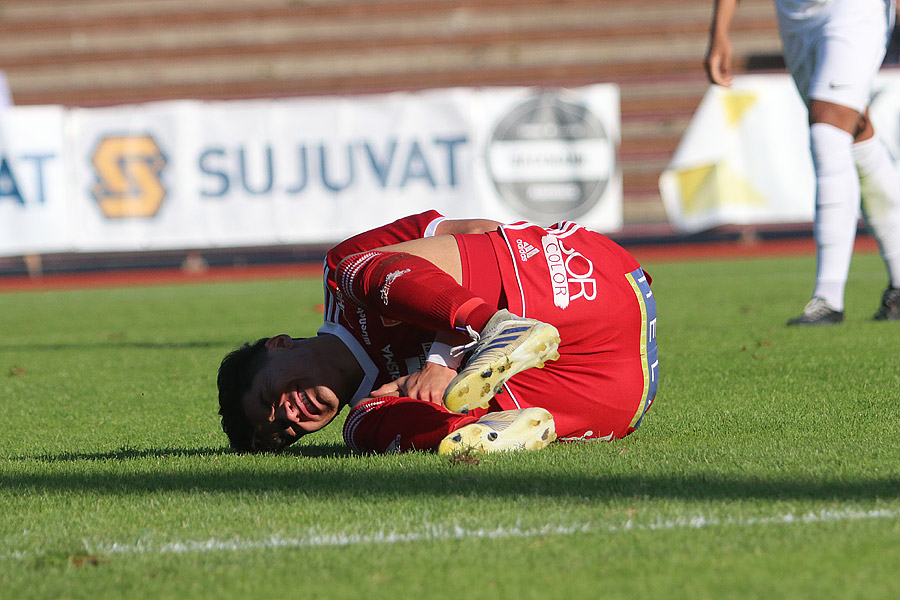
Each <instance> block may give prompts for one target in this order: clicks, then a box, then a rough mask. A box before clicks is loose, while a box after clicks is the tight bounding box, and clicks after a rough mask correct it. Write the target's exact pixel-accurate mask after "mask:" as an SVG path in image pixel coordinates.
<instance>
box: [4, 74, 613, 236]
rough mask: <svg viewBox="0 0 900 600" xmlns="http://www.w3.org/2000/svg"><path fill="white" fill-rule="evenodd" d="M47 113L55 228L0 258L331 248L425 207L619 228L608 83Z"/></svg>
mask: <svg viewBox="0 0 900 600" xmlns="http://www.w3.org/2000/svg"><path fill="white" fill-rule="evenodd" d="M20 110H23V109H19V108H15V109H11V111H10V112H11V113H12V114H13V115H14V116H15V115H17V114H18V113H19V111H20ZM55 110H57V111H58V112H59V114H60V115H61V116H60V118H59V119H58V120H59V121H60V122H59V123H57V125H56V127H55V129H54V131H56V133H57V135H58V136H60V138H62V133H60V132H62V131H65V132H66V134H67V137H66V139H67V140H68V141H67V142H66V143H65V144H64V143H63V142H59V141H58V145H59V146H63V145H65V148H67V149H68V150H67V152H65V153H64V152H62V150H57V155H58V156H60V157H62V158H64V159H65V160H64V161H63V160H61V161H60V163H61V164H60V168H65V167H66V166H68V167H69V168H68V175H67V176H66V177H59V178H56V181H58V182H62V183H61V185H62V188H61V191H62V194H63V195H62V199H63V200H64V204H65V206H64V207H61V208H59V210H58V211H57V212H54V214H53V215H50V216H49V217H48V218H50V219H51V220H53V219H56V220H57V221H58V222H59V223H60V224H61V225H62V226H63V227H64V228H67V229H66V231H62V232H60V233H61V235H59V236H55V237H54V238H53V241H54V245H53V246H52V247H51V246H49V245H47V244H45V243H43V242H42V241H41V240H40V239H39V238H37V237H35V236H30V237H29V236H26V238H27V239H25V240H23V241H25V242H27V241H30V242H31V243H30V244H27V243H26V244H25V246H27V247H24V246H22V245H21V244H20V245H17V246H12V245H10V246H9V248H8V249H7V247H6V246H0V252H4V253H6V254H12V253H23V252H47V251H51V250H53V251H65V250H76V251H126V250H141V249H173V248H207V247H216V246H217V247H235V246H248V245H259V246H262V245H275V244H303V243H321V242H333V241H337V240H340V239H342V238H344V237H346V236H348V235H352V234H354V233H358V232H360V231H363V230H365V229H369V228H371V227H374V226H377V225H380V224H382V223H385V222H388V221H391V220H393V219H396V218H399V217H401V216H404V215H407V214H411V213H415V212H421V211H423V210H426V209H429V208H435V209H437V210H439V211H441V212H442V213H444V214H446V215H448V216H450V217H473V216H478V217H486V218H494V219H497V220H500V221H514V220H519V219H528V220H532V221H537V222H540V223H546V224H549V223H551V222H553V221H556V220H562V219H577V220H578V221H579V222H580V223H583V224H584V225H587V226H589V227H592V228H594V229H596V230H598V231H612V230H615V229H618V228H619V227H621V223H622V185H621V170H620V169H619V167H618V165H617V162H616V155H617V149H618V144H619V135H620V134H619V131H620V123H619V95H618V88H617V87H616V86H614V85H596V86H589V87H585V88H578V89H574V90H556V91H538V90H533V89H529V88H483V89H471V88H456V89H446V90H431V91H426V92H418V93H396V94H385V95H377V96H365V97H353V98H306V99H286V100H255V101H234V102H198V101H174V102H163V103H153V104H146V105H133V106H118V107H110V108H97V109H73V110H71V111H68V112H63V111H62V109H58V108H55ZM62 121H65V123H62ZM26 139H28V138H27V137H26ZM4 152H5V153H6V154H8V153H7V152H6V150H4ZM6 154H5V155H6ZM63 162H65V165H63V164H62V163H63ZM41 166H42V167H43V168H45V169H47V168H49V166H50V164H49V162H47V161H45V162H43V163H41ZM2 204H5V202H0V209H2V208H4V207H3V206H2ZM0 214H3V213H0ZM37 214H38V213H37V212H35V213H33V214H30V215H28V218H29V219H30V220H32V221H35V222H37V221H40V220H41V218H42V217H39V216H37ZM60 215H64V216H60ZM17 219H18V220H20V221H21V220H23V219H24V215H23V216H19V217H17ZM16 226H17V225H16V224H15V223H12V222H10V223H7V222H4V225H3V227H4V231H5V229H6V228H7V227H9V228H10V229H12V228H15V227H16ZM58 240H62V242H59V241H58Z"/></svg>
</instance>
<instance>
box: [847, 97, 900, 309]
mask: <svg viewBox="0 0 900 600" xmlns="http://www.w3.org/2000/svg"><path fill="white" fill-rule="evenodd" d="M853 158H854V160H855V162H856V168H857V171H858V172H859V181H860V193H861V197H862V213H863V217H864V218H865V220H866V224H867V225H868V226H869V229H870V231H871V232H872V235H873V236H874V237H875V240H876V241H877V242H878V248H879V250H880V251H881V257H882V258H883V259H884V264H885V267H886V269H887V274H888V285H887V289H885V291H884V294H883V295H882V299H881V306H880V307H879V309H878V311H877V312H876V313H875V316H874V318H875V319H876V320H892V321H894V320H900V289H898V288H900V171H898V169H897V166H896V165H895V163H894V161H893V159H892V158H891V155H890V152H889V151H888V149H887V146H885V144H884V142H883V141H882V140H881V139H880V138H879V137H878V136H876V135H875V131H874V129H873V127H872V124H871V122H870V120H869V118H868V114H867V113H866V114H863V115H862V117H861V118H860V124H859V133H858V134H857V136H856V142H855V143H854V144H853Z"/></svg>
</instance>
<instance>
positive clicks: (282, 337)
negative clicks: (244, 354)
mask: <svg viewBox="0 0 900 600" xmlns="http://www.w3.org/2000/svg"><path fill="white" fill-rule="evenodd" d="M293 346H294V338H292V337H291V336H289V335H288V334H286V333H282V334H279V335H276V336H272V337H270V338H269V339H268V340H266V350H284V349H285V348H293Z"/></svg>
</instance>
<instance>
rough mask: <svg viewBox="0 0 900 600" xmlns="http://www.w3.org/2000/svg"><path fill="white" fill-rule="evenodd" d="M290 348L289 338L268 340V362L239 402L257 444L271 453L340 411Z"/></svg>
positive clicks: (330, 393)
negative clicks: (253, 432)
mask: <svg viewBox="0 0 900 600" xmlns="http://www.w3.org/2000/svg"><path fill="white" fill-rule="evenodd" d="M293 348H294V340H293V339H292V338H291V337H290V336H286V335H284V336H276V337H273V338H270V340H269V342H268V343H267V344H266V352H267V353H268V360H267V362H266V363H265V365H264V366H263V367H262V368H261V369H260V370H259V372H257V374H256V376H255V377H254V378H253V382H252V383H251V385H250V390H249V391H248V392H247V394H246V395H244V397H243V398H242V402H241V404H242V406H243V408H244V413H245V414H246V415H247V419H248V420H249V421H250V423H251V425H253V426H254V427H255V429H256V440H257V443H258V444H259V445H260V446H261V447H263V448H266V449H270V450H280V449H282V448H284V447H286V446H288V445H290V444H292V443H293V442H295V441H296V440H297V439H299V438H300V437H302V436H304V435H306V434H307V433H312V432H315V431H318V430H320V429H322V428H323V427H325V426H326V425H328V424H329V423H330V422H331V421H332V420H333V419H334V418H335V416H337V414H338V412H339V411H340V408H341V407H340V401H339V399H338V397H337V395H336V394H335V393H334V392H333V391H332V390H331V389H330V388H329V387H327V386H324V385H321V382H319V381H317V378H316V377H315V376H314V375H313V374H312V373H310V372H309V367H308V365H306V363H305V361H303V360H300V359H299V358H300V357H298V356H297V354H296V353H293V352H291V350H292V349H293ZM304 367H305V368H304Z"/></svg>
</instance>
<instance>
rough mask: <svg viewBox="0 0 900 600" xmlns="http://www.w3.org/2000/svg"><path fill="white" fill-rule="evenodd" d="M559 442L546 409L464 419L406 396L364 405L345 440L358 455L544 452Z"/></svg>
mask: <svg viewBox="0 0 900 600" xmlns="http://www.w3.org/2000/svg"><path fill="white" fill-rule="evenodd" d="M555 439H556V433H555V429H554V424H553V417H552V416H551V415H550V413H549V412H547V411H546V410H544V409H542V408H529V409H526V410H509V411H498V412H490V413H488V412H487V411H486V410H480V411H477V413H473V414H471V415H460V414H458V413H453V412H450V411H449V410H447V409H445V408H443V407H441V406H438V405H436V404H432V403H430V402H425V401H422V400H413V399H411V398H402V397H401V398H398V397H384V398H377V399H373V400H369V401H367V402H364V403H362V404H360V405H359V406H358V407H356V408H355V409H353V410H352V411H351V412H350V414H349V415H348V416H347V420H346V421H345V423H344V441H345V442H346V443H347V445H348V446H349V447H350V448H352V449H354V450H356V451H359V452H378V453H386V452H408V451H412V450H438V451H439V452H440V453H442V454H451V453H454V452H461V451H467V450H468V451H472V452H477V453H482V452H499V451H504V450H539V449H541V448H543V447H545V446H547V444H550V443H551V442H553V441H554V440H555Z"/></svg>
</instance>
